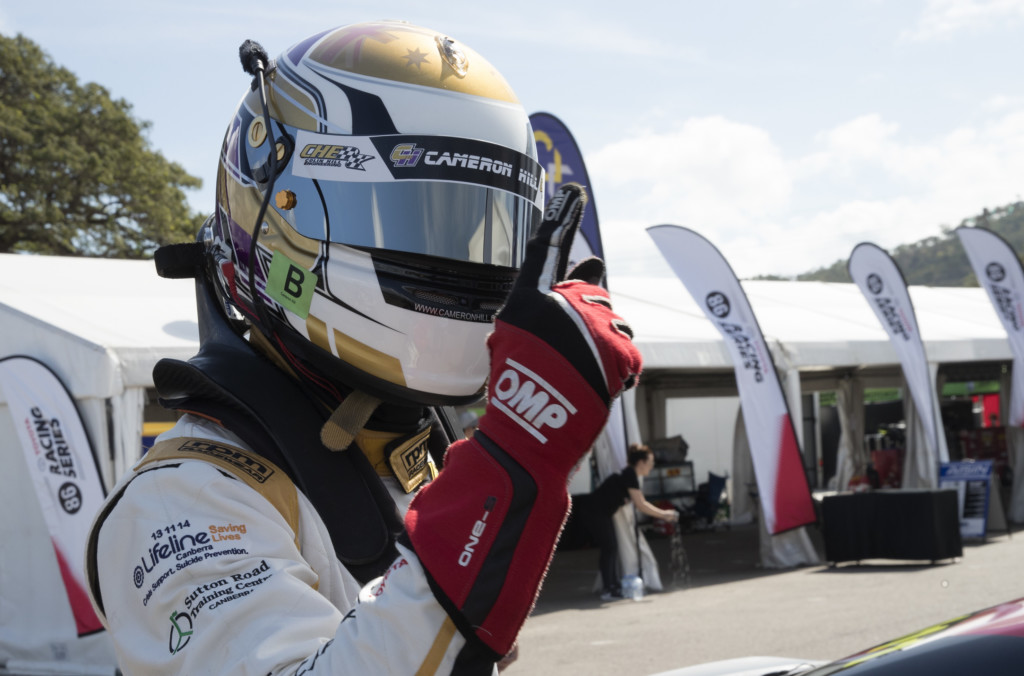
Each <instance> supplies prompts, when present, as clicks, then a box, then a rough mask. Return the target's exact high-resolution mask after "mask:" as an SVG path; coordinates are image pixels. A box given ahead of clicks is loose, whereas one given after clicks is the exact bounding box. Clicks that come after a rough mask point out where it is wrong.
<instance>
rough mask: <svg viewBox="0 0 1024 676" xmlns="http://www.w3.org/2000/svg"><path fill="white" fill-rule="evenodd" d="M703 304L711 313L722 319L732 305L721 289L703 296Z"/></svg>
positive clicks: (730, 309) (726, 315)
mask: <svg viewBox="0 0 1024 676" xmlns="http://www.w3.org/2000/svg"><path fill="white" fill-rule="evenodd" d="M704 304H705V305H707V306H708V309H709V310H711V314H713V315H715V316H716V317H718V318H719V319H724V318H725V317H728V316H729V313H730V312H731V311H732V305H730V304H729V298H728V297H727V296H726V295H725V294H724V293H722V292H721V291H712V292H711V293H709V294H708V295H707V297H706V298H704Z"/></svg>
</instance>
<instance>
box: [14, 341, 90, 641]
mask: <svg viewBox="0 0 1024 676" xmlns="http://www.w3.org/2000/svg"><path fill="white" fill-rule="evenodd" d="M0 390H2V391H3V393H4V398H5V399H6V400H7V407H8V410H9V411H10V413H11V417H12V418H13V420H14V426H15V429H17V431H18V439H19V441H20V442H21V447H22V450H23V451H24V453H25V461H26V463H27V466H28V472H29V474H30V475H31V477H32V483H33V485H34V487H35V491H36V497H37V498H38V499H39V506H40V507H41V508H42V511H43V517H44V518H45V519H46V525H47V527H48V528H49V529H50V539H51V540H52V542H53V549H54V551H55V553H56V556H57V565H58V567H59V569H60V573H61V577H62V578H63V580H64V589H65V591H66V592H67V596H68V602H69V603H70V605H71V610H72V613H73V614H74V617H75V625H76V626H77V628H78V635H79V636H85V635H87V634H91V633H94V632H96V631H100V630H102V629H103V626H102V625H101V624H100V621H99V619H98V618H97V617H96V613H95V611H93V608H92V604H91V603H90V602H89V597H88V595H87V594H86V591H85V589H86V586H85V571H84V557H85V544H86V537H87V535H88V532H89V527H90V525H91V524H92V519H93V516H95V514H96V512H97V510H99V507H100V505H101V504H102V502H103V497H104V491H103V482H102V479H101V478H100V474H99V470H98V469H97V467H96V460H95V457H94V455H93V451H92V446H91V444H90V443H89V437H88V435H87V434H86V432H85V427H84V426H83V424H82V420H81V418H80V417H79V415H78V410H77V409H76V408H75V403H74V401H73V400H72V399H71V395H70V394H69V393H68V391H67V389H66V388H65V387H64V385H63V383H61V382H60V380H59V379H58V378H57V376H56V375H54V373H53V372H52V371H50V369H48V368H47V367H46V366H44V365H43V364H42V363H40V362H38V361H36V360H34V359H31V358H29V357H8V358H6V359H2V360H0Z"/></svg>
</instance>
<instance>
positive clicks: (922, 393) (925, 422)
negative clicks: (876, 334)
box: [847, 242, 949, 462]
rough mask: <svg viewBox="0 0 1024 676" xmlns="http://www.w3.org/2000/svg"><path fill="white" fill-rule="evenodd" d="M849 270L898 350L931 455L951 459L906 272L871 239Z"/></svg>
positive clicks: (859, 248) (852, 256)
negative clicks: (941, 433) (941, 440)
mask: <svg viewBox="0 0 1024 676" xmlns="http://www.w3.org/2000/svg"><path fill="white" fill-rule="evenodd" d="M847 269H848V270H849V272H850V277H851V278H853V281H854V283H855V284H856V285H857V287H858V288H859V289H860V292H861V293H862V294H864V298H866V299H867V301H868V305H870V306H871V309H872V310H874V312H875V315H876V316H877V317H878V321H879V322H881V324H882V327H883V328H884V329H885V331H886V333H887V334H888V335H889V342H890V343H891V344H892V346H893V347H894V348H895V350H896V354H897V356H898V357H899V360H900V365H901V366H902V368H903V377H904V378H905V379H906V381H907V388H908V389H909V390H910V396H911V398H912V399H913V401H914V406H915V407H916V409H917V413H918V415H919V416H921V427H922V429H923V430H924V436H925V443H926V444H927V445H928V449H929V452H930V454H931V457H932V458H935V459H936V460H937V461H939V462H946V461H948V460H949V458H948V457H942V455H943V449H945V446H944V445H940V443H939V427H938V420H937V419H936V415H935V412H936V409H937V405H936V395H935V383H934V382H933V380H932V376H931V372H930V371H929V368H928V358H927V356H926V355H925V351H924V342H923V341H922V340H921V333H920V331H918V328H917V317H916V315H915V314H914V306H913V304H912V303H911V302H910V293H909V292H908V291H907V283H906V281H905V280H904V279H903V274H902V273H901V272H900V269H899V267H897V265H896V261H894V260H893V259H892V257H891V256H889V254H887V253H886V252H885V251H884V250H883V249H881V248H880V247H878V246H876V245H875V244H871V243H869V242H863V243H861V244H858V245H857V246H856V247H854V249H853V253H851V254H850V260H849V261H848V262H847ZM908 433H909V430H908Z"/></svg>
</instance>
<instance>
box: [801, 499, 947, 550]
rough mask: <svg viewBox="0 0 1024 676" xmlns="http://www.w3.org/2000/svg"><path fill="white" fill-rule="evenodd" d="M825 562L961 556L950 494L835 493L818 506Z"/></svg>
mask: <svg viewBox="0 0 1024 676" xmlns="http://www.w3.org/2000/svg"><path fill="white" fill-rule="evenodd" d="M821 510H822V522H823V524H822V525H823V530H824V537H825V559H826V560H827V561H829V562H831V563H838V562H841V561H861V560H863V559H908V560H925V561H932V562H935V561H938V560H940V559H952V558H956V557H959V556H963V544H962V543H961V540H960V516H959V509H958V505H957V494H956V491H954V490H935V491H931V490H878V491H868V492H864V493H840V494H837V495H830V496H827V497H825V498H824V499H823V500H822V503H821Z"/></svg>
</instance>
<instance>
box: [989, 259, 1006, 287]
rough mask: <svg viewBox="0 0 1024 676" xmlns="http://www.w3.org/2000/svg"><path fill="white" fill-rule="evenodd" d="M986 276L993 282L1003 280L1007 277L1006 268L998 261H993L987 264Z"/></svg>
mask: <svg viewBox="0 0 1024 676" xmlns="http://www.w3.org/2000/svg"><path fill="white" fill-rule="evenodd" d="M985 276H986V277H988V278H989V279H991V280H992V281H993V282H1001V281H1003V279H1005V278H1006V268H1004V267H1003V266H1002V265H1000V264H999V263H997V262H996V261H992V262H991V263H989V264H988V265H986V266H985Z"/></svg>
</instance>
